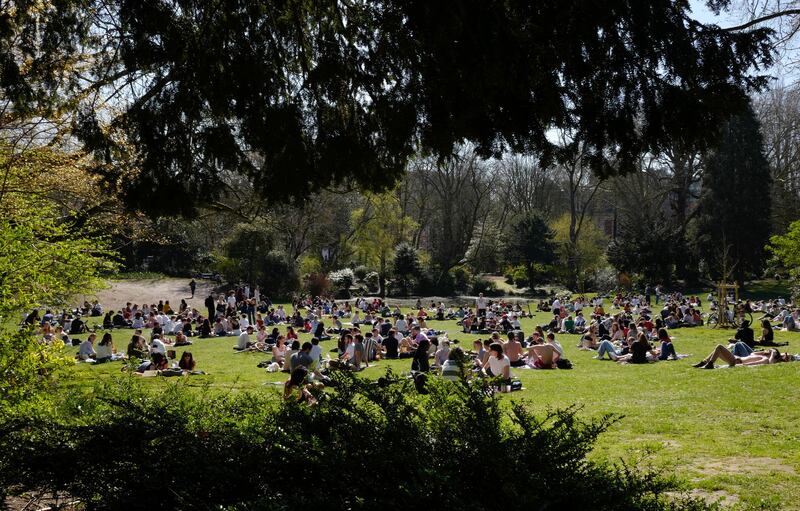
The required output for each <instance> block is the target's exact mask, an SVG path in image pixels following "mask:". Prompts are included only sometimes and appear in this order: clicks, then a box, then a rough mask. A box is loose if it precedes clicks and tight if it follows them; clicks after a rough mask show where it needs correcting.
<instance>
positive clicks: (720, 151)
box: [695, 107, 772, 284]
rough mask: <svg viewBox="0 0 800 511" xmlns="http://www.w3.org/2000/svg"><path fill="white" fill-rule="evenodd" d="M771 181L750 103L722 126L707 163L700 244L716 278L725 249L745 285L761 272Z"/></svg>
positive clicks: (698, 230)
mask: <svg viewBox="0 0 800 511" xmlns="http://www.w3.org/2000/svg"><path fill="white" fill-rule="evenodd" d="M771 184H772V178H771V177H770V171H769V165H768V163H767V160H766V158H765V157H764V152H763V142H762V137H761V132H760V129H759V121H758V119H757V118H756V115H755V113H754V112H753V110H752V108H749V107H748V108H747V109H746V110H745V111H744V112H743V113H742V114H740V115H737V116H736V117H734V118H732V119H731V120H730V121H729V122H727V123H725V124H724V125H723V126H722V127H721V128H720V130H719V142H718V145H717V147H716V149H715V150H714V151H713V152H712V153H711V155H710V156H709V158H708V161H707V163H706V172H705V176H704V178H703V187H702V191H701V196H700V204H699V213H698V215H697V218H696V226H695V228H696V233H697V234H696V239H695V244H696V246H697V249H698V252H699V254H700V256H701V257H702V258H703V259H704V260H705V261H706V263H707V264H708V266H709V270H710V272H711V277H712V278H715V279H716V278H720V277H721V276H722V275H721V271H722V268H721V262H720V261H719V260H718V259H719V254H721V253H725V254H726V258H727V259H729V261H728V263H727V264H728V267H729V268H730V269H731V270H732V275H733V277H734V278H735V279H736V281H737V282H738V283H739V284H744V279H745V277H746V276H753V275H759V274H760V273H761V271H762V269H763V265H764V261H765V258H766V254H765V250H764V246H765V245H766V243H767V241H768V239H769V234H770V206H771V202H772V201H771V196H770V190H771Z"/></svg>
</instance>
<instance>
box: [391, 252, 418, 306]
mask: <svg viewBox="0 0 800 511" xmlns="http://www.w3.org/2000/svg"><path fill="white" fill-rule="evenodd" d="M419 271H420V265H419V253H418V252H417V249H415V248H414V247H413V246H412V245H410V244H409V243H400V244H399V245H397V247H395V250H394V259H393V261H392V275H394V277H395V279H396V282H397V284H398V286H399V287H400V292H401V293H402V294H403V295H407V294H408V290H409V289H410V288H411V285H412V284H413V282H414V279H415V278H416V277H417V276H418V275H419Z"/></svg>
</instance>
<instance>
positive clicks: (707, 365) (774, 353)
mask: <svg viewBox="0 0 800 511" xmlns="http://www.w3.org/2000/svg"><path fill="white" fill-rule="evenodd" d="M718 359H722V360H723V361H725V362H727V363H728V365H729V366H730V367H734V366H736V365H744V366H755V365H766V364H777V363H779V362H790V361H792V360H793V357H792V356H791V355H789V354H788V353H783V354H781V352H780V351H778V350H776V349H770V350H768V351H754V352H752V353H750V354H749V355H746V356H737V355H735V354H733V353H731V351H730V350H729V349H728V348H726V347H725V346H723V345H721V344H718V345H717V347H716V348H714V351H712V352H711V354H710V355H709V356H707V357H706V358H704V359H703V360H701V361H700V362H698V363H696V364H694V365H693V366H692V367H697V368H702V369H714V362H716V361H717V360H718Z"/></svg>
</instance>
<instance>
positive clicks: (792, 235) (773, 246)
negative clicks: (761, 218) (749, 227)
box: [767, 220, 800, 296]
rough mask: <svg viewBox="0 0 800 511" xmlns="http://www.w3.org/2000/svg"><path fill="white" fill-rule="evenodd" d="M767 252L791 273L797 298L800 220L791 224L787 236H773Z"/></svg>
mask: <svg viewBox="0 0 800 511" xmlns="http://www.w3.org/2000/svg"><path fill="white" fill-rule="evenodd" d="M767 250H768V251H769V252H771V253H772V255H773V257H774V258H775V259H777V260H778V262H779V263H780V265H781V266H782V267H783V268H786V269H787V270H788V271H789V277H790V278H791V279H792V281H793V282H794V295H795V296H797V295H798V294H799V293H798V292H800V220H796V221H794V222H792V223H791V224H789V229H788V230H787V231H786V233H785V234H781V235H775V236H772V237H771V238H770V239H769V245H767Z"/></svg>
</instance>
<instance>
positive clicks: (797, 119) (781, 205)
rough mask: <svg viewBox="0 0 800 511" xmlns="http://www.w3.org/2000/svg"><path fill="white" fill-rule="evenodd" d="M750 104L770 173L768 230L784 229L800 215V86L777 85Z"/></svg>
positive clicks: (781, 230) (778, 230) (780, 230)
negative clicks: (771, 201)
mask: <svg viewBox="0 0 800 511" xmlns="http://www.w3.org/2000/svg"><path fill="white" fill-rule="evenodd" d="M754 103H755V108H756V112H757V113H758V117H759V121H760V122H761V133H762V135H763V137H764V156H766V158H767V161H769V165H770V170H771V172H772V197H773V201H774V207H773V208H772V230H773V232H784V231H785V230H786V229H787V228H788V226H789V224H790V223H791V222H792V221H794V220H796V219H798V218H800V206H798V199H800V88H798V86H794V85H792V86H777V87H774V88H772V89H770V90H769V91H767V92H766V93H764V94H762V95H761V96H759V97H757V98H756V100H755V102H754Z"/></svg>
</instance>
